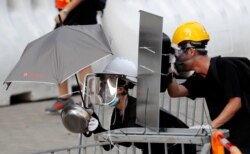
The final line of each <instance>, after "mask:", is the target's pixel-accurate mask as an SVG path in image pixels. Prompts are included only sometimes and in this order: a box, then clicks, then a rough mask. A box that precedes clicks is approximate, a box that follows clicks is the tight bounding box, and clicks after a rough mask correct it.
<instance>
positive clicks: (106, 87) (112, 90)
mask: <svg viewBox="0 0 250 154" xmlns="http://www.w3.org/2000/svg"><path fill="white" fill-rule="evenodd" d="M103 72H104V73H95V74H89V75H87V76H86V79H85V85H84V89H85V94H84V95H85V101H86V103H91V104H99V105H100V104H101V105H110V106H115V105H116V103H117V102H118V100H119V97H118V96H117V88H118V87H124V88H125V91H126V90H128V89H132V88H133V87H134V85H135V82H136V76H137V69H136V67H135V65H134V64H133V62H131V61H129V60H127V59H124V58H119V57H117V58H115V59H114V60H113V61H111V62H110V63H109V64H108V65H107V66H106V67H105V69H104V71H103ZM126 94H127V92H124V94H121V95H126Z"/></svg>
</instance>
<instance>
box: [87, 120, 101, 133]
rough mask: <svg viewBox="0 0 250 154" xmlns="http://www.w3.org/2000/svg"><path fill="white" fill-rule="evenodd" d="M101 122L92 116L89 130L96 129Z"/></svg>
mask: <svg viewBox="0 0 250 154" xmlns="http://www.w3.org/2000/svg"><path fill="white" fill-rule="evenodd" d="M98 125H99V122H98V120H97V119H96V118H94V117H91V118H90V120H89V125H88V130H89V131H91V132H93V131H95V130H96V128H97V127H98Z"/></svg>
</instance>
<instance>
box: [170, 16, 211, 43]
mask: <svg viewBox="0 0 250 154" xmlns="http://www.w3.org/2000/svg"><path fill="white" fill-rule="evenodd" d="M209 39H210V37H209V34H208V33H207V31H206V30H205V28H204V27H203V25H202V24H200V23H198V22H195V21H192V22H186V23H184V24H182V25H180V26H179V27H178V28H177V29H176V30H175V32H174V35H173V37H172V43H173V44H175V45H179V44H180V43H181V42H183V41H193V42H201V41H209Z"/></svg>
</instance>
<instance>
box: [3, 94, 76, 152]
mask: <svg viewBox="0 0 250 154" xmlns="http://www.w3.org/2000/svg"><path fill="white" fill-rule="evenodd" d="M75 97H78V96H75ZM75 97H74V99H75ZM76 99H78V98H76ZM53 103H54V100H51V101H44V102H34V103H23V104H19V105H14V106H7V107H0V149H1V150H0V153H1V154H29V153H37V152H40V151H45V150H48V149H55V148H62V147H69V146H76V145H78V135H77V134H74V133H70V132H69V131H67V130H66V128H65V127H64V126H63V124H62V122H61V117H60V115H59V114H57V115H51V114H47V113H46V112H45V111H44V109H45V108H46V107H50V106H51V105H52V104H53Z"/></svg>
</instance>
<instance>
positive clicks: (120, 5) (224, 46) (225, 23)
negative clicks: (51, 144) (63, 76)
mask: <svg viewBox="0 0 250 154" xmlns="http://www.w3.org/2000/svg"><path fill="white" fill-rule="evenodd" d="M139 10H144V11H147V12H151V13H153V14H156V15H159V16H163V17H164V25H163V31H164V32H165V33H167V34H168V35H169V36H170V37H172V34H173V32H174V30H175V28H176V27H177V26H178V25H179V24H181V23H183V22H186V21H189V20H196V21H199V22H201V23H203V24H204V25H205V27H206V29H207V31H208V32H209V33H210V35H211V41H210V42H209V45H208V48H209V55H211V56H213V55H218V54H222V55H229V56H247V57H248V58H250V52H248V50H249V47H248V44H250V30H248V27H250V1H249V0H241V1H236V0H221V1H217V0H202V1H200V0H188V1H187V0H108V2H107V5H106V9H105V13H104V17H103V20H102V23H103V26H104V29H105V30H106V33H107V35H108V36H109V37H110V39H111V42H112V48H113V51H114V53H115V55H116V56H122V57H125V58H128V59H130V60H132V61H134V62H135V63H136V64H137V52H138V33H139ZM0 14H1V18H0V36H1V37H0V50H1V51H0V52H1V53H2V54H1V56H0V64H1V65H0V72H1V76H0V82H3V81H4V79H5V78H6V76H7V75H8V73H9V72H10V70H11V69H12V68H13V67H14V65H15V64H16V62H17V61H18V59H19V57H20V55H21V53H22V51H23V49H24V47H25V46H26V44H27V43H28V42H29V41H31V40H34V39H35V38H37V37H39V36H41V35H42V34H44V33H46V32H48V31H50V30H52V29H53V27H54V21H53V18H54V16H55V14H56V10H55V8H54V0H1V1H0ZM95 67H96V68H97V69H98V67H99V66H98V64H97V65H95ZM102 67H103V66H102ZM5 87H6V86H1V89H0V105H6V104H8V103H9V96H10V95H11V94H15V93H18V92H24V91H29V90H32V94H33V97H34V98H39V97H49V96H51V95H53V96H56V95H57V89H56V87H54V86H53V87H52V86H49V85H42V84H39V85H38V84H26V83H19V84H17V83H13V85H12V86H11V87H10V89H9V90H8V91H5Z"/></svg>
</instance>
